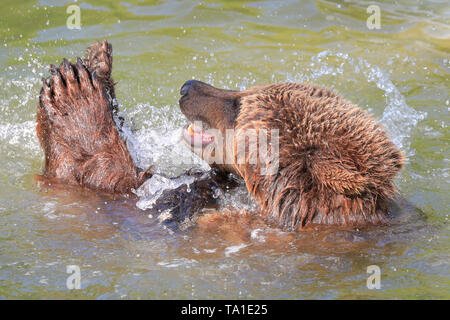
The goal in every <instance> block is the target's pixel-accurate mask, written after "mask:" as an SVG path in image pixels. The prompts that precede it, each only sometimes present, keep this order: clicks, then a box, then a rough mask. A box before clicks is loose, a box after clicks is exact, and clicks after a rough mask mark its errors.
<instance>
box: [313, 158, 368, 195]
mask: <svg viewBox="0 0 450 320" xmlns="http://www.w3.org/2000/svg"><path fill="white" fill-rule="evenodd" d="M310 173H311V176H312V178H313V180H314V182H315V183H316V184H317V186H318V187H321V188H325V189H331V190H333V191H334V192H336V193H338V194H343V195H360V194H362V193H363V192H364V191H365V190H367V186H368V183H369V179H368V178H367V177H366V176H364V175H362V174H361V173H360V172H359V171H358V169H357V168H356V167H355V166H354V165H352V164H349V163H342V162H338V161H333V160H331V159H326V160H325V159H317V158H316V159H314V160H313V161H311V164H310Z"/></svg>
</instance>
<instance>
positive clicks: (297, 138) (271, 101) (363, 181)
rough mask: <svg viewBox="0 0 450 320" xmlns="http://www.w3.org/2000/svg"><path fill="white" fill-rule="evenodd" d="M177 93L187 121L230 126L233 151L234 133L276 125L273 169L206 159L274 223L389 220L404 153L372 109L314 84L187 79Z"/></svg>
mask: <svg viewBox="0 0 450 320" xmlns="http://www.w3.org/2000/svg"><path fill="white" fill-rule="evenodd" d="M187 89H189V90H187ZM182 95H183V96H182V98H181V99H180V107H181V110H182V112H183V113H184V114H185V115H186V117H187V118H188V119H189V120H190V121H197V120H200V121H204V122H206V126H207V127H211V128H217V129H219V130H220V131H221V132H222V134H223V136H225V130H226V129H235V134H236V136H235V139H234V148H233V149H232V150H228V149H227V150H225V152H232V153H234V154H233V158H234V159H237V158H236V157H237V156H238V155H237V146H236V143H237V141H239V136H240V135H244V134H245V132H248V131H249V130H254V131H256V132H258V130H261V129H267V130H268V131H269V132H270V131H271V130H273V129H278V130H279V168H278V170H277V172H276V174H272V175H261V174H260V172H261V171H260V169H261V168H262V167H263V166H265V165H267V164H266V163H261V162H260V161H258V163H257V164H250V163H249V161H246V162H245V163H243V164H239V163H237V161H235V162H234V163H232V164H231V165H229V164H228V165H226V164H225V165H224V164H217V163H211V162H210V163H211V164H212V165H214V166H217V167H219V168H221V169H222V170H225V171H230V172H234V173H237V174H238V175H240V176H241V177H242V178H243V179H244V180H245V183H246V186H247V189H248V191H249V192H250V193H251V194H253V195H254V197H255V198H256V199H257V200H258V202H259V203H260V205H261V210H262V213H263V215H265V216H267V217H268V218H269V219H270V220H272V221H274V222H275V223H276V224H278V225H279V226H280V227H282V228H285V229H289V230H297V229H300V228H304V227H305V226H312V225H323V224H326V225H351V226H364V225H377V224H383V223H386V222H387V221H388V201H389V200H390V199H392V198H393V197H394V195H395V193H396V191H395V187H394V184H393V179H394V177H395V176H396V174H397V173H398V172H399V171H400V169H401V168H402V165H403V162H404V158H403V156H402V154H401V152H400V151H399V150H398V149H397V148H396V147H395V146H394V144H393V143H392V142H391V141H390V139H389V138H388V136H387V134H386V133H385V131H384V130H383V128H382V127H381V126H380V125H379V124H377V123H376V121H375V119H374V118H373V117H372V116H370V115H369V114H368V113H367V112H366V111H363V110H361V109H359V108H358V107H357V106H355V105H354V104H352V103H350V102H349V101H347V100H345V99H343V98H342V97H340V96H339V95H338V94H337V93H335V92H333V91H332V90H330V89H326V88H323V87H319V86H316V85H312V84H299V83H280V84H273V85H267V86H257V87H252V88H249V89H248V90H244V91H240V92H239V91H230V90H222V89H217V88H214V87H212V86H210V85H208V84H205V83H202V82H200V81H189V82H188V83H187V85H186V86H184V87H183V88H182ZM201 155H202V156H204V154H201ZM248 158H249V155H247V158H246V159H248ZM206 160H208V159H206Z"/></svg>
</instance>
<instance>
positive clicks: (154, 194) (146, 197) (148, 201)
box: [135, 174, 195, 210]
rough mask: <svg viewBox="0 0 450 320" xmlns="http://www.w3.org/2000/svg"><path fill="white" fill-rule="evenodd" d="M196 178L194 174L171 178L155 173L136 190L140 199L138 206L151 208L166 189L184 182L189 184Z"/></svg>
mask: <svg viewBox="0 0 450 320" xmlns="http://www.w3.org/2000/svg"><path fill="white" fill-rule="evenodd" d="M194 180H195V178H194V177H192V176H182V177H178V178H173V179H169V178H166V177H164V176H161V175H159V174H154V175H153V176H152V177H151V178H150V179H148V180H147V181H145V182H144V183H143V184H142V185H141V186H140V187H139V188H138V189H137V190H136V192H135V193H136V195H137V196H138V197H139V199H140V200H139V201H138V202H137V203H136V206H137V207H138V208H139V209H141V210H146V209H151V208H152V207H153V205H154V204H155V202H156V201H157V200H158V199H159V197H160V196H161V195H162V193H163V192H164V191H166V190H173V189H176V188H178V187H179V186H182V185H183V184H186V185H188V186H189V184H191V183H193V182H194Z"/></svg>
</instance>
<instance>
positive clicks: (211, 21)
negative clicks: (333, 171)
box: [0, 0, 450, 299]
mask: <svg viewBox="0 0 450 320" xmlns="http://www.w3.org/2000/svg"><path fill="white" fill-rule="evenodd" d="M78 3H80V6H81V29H80V30H69V29H68V28H67V27H66V19H67V18H68V16H69V15H68V14H67V13H66V8H67V6H68V5H69V4H71V2H70V1H67V2H66V3H65V1H56V0H42V1H27V0H25V1H20V2H18V1H12V0H3V1H2V2H1V4H0V39H1V40H0V70H1V76H0V110H1V112H0V141H1V142H0V163H1V166H0V298H6V299H11V298H74V299H78V298H89V299H108V298H123V299H137V298H141V299H156V298H163V299H166V298H168V299H186V298H194V299H196V298H232V299H238V298H240V299H241V298H242V299H243V298H248V299H252V298H274V299H279V298H282V299H311V298H313V299H316V298H317V299H341V298H380V299H424V298H433V299H435V298H437V299H442V298H447V299H448V298H450V290H449V285H450V281H449V248H450V246H449V234H450V233H449V228H448V214H449V205H450V201H449V196H448V194H449V193H450V190H449V173H450V172H449V161H450V157H449V147H448V144H449V139H450V133H449V130H448V124H449V118H450V117H449V110H450V109H449V108H450V97H449V78H448V77H449V69H450V61H449V52H450V26H449V24H448V21H449V19H450V5H449V4H448V1H438V0H434V1H431V0H430V1H388V2H381V1H380V2H374V1H345V2H339V1H301V2H300V1H273V2H268V1H225V0H223V1H216V0H204V1H201V2H198V3H197V2H194V1H166V2H164V1H147V2H146V1H137V0H132V1H123V2H112V1H111V2H109V1H101V0H99V1H79V2H78ZM417 3H419V4H417ZM371 4H377V5H378V6H379V7H380V9H381V28H380V29H374V30H369V29H368V28H367V26H366V19H367V18H368V16H369V14H368V13H366V8H367V7H368V6H369V5H371ZM104 38H107V39H108V40H109V41H110V42H111V43H112V45H113V48H114V71H113V76H114V78H115V80H116V81H117V82H118V85H117V96H118V99H119V100H120V103H121V104H122V105H123V106H122V109H123V110H124V111H125V113H126V114H127V116H128V117H129V118H130V119H132V120H133V122H134V124H135V127H136V128H137V131H136V133H135V138H134V140H133V141H134V147H135V151H134V156H135V158H136V160H137V162H138V164H139V165H142V166H146V165H148V164H150V163H155V164H156V170H157V171H159V172H164V173H166V174H173V175H175V174H178V173H180V172H182V171H183V170H184V169H186V168H189V167H192V166H202V165H203V166H204V164H202V163H201V162H200V161H199V160H198V159H197V162H196V163H195V164H186V163H185V161H180V159H181V160H183V159H185V158H188V157H189V151H188V150H187V149H186V148H185V147H184V146H183V144H182V143H181V142H180V139H179V133H180V132H179V128H180V127H181V126H183V125H184V124H185V119H184V117H183V115H182V114H181V112H180V111H179V108H178V99H179V94H178V91H179V88H180V86H181V85H182V84H183V83H184V82H185V81H186V80H188V79H191V78H195V79H198V80H202V81H205V82H209V83H211V84H213V85H215V86H218V87H223V88H230V89H243V88H246V87H249V86H251V85H254V84H266V83H273V82H279V81H287V80H289V81H310V82H314V83H318V84H322V85H326V86H328V87H332V88H334V89H336V90H338V91H340V92H341V93H342V94H343V96H344V97H346V98H348V99H350V100H352V101H353V102H355V103H357V104H358V105H360V106H361V107H362V108H365V109H368V110H370V112H372V113H373V114H374V115H375V116H376V117H377V118H379V119H380V122H381V123H383V124H384V125H386V127H387V130H388V131H389V133H390V134H391V137H392V138H393V140H394V141H395V143H397V144H398V145H399V146H400V147H401V148H402V149H403V150H404V152H405V154H406V155H407V157H408V163H407V165H406V167H405V169H404V170H403V172H402V173H401V175H400V176H399V178H398V181H397V184H398V186H399V190H400V193H401V196H402V197H403V198H404V199H406V200H407V201H408V203H409V205H407V206H406V207H403V208H400V209H396V211H397V215H398V218H397V219H396V220H395V222H394V223H393V224H392V225H391V226H386V227H378V228H367V229H364V230H356V231H349V232H342V231H340V232H331V233H324V232H315V233H299V234H296V235H292V236H293V239H292V241H289V242H283V241H264V238H263V237H262V236H261V235H264V234H265V232H272V233H273V232H276V231H274V230H252V231H253V233H252V234H253V237H248V239H245V240H243V242H242V243H235V242H230V241H229V240H227V239H226V238H224V237H223V236H222V235H221V234H215V233H204V232H203V233H201V232H198V230H196V229H193V230H190V231H186V232H180V233H176V234H170V233H169V232H168V231H167V230H164V229H163V228H161V226H160V225H159V224H158V223H157V222H155V221H154V219H151V218H149V217H147V216H146V215H145V214H144V213H143V212H142V211H140V210H138V209H136V207H135V205H134V203H123V202H117V201H116V202H115V201H110V199H109V198H105V197H103V196H101V195H96V194H93V193H89V192H87V193H80V192H75V191H74V192H69V191H67V192H59V193H55V192H53V191H52V190H42V189H38V188H37V187H36V186H35V184H34V182H33V177H34V175H35V174H36V173H39V172H40V171H41V169H42V165H43V154H42V152H41V150H40V148H39V145H38V141H37V138H36V136H35V125H36V123H35V112H36V103H37V95H38V93H39V89H40V80H39V79H40V77H41V76H47V75H48V65H49V64H50V63H58V62H59V61H61V59H62V58H63V57H68V58H71V59H74V58H75V57H76V56H77V55H82V54H83V53H84V50H85V48H86V47H87V46H88V45H89V44H90V43H92V42H93V41H95V40H102V39H104ZM223 202H224V206H225V205H232V206H233V207H237V208H245V207H246V206H248V205H249V203H251V199H248V198H247V196H246V194H245V192H244V190H242V188H241V189H238V190H237V191H234V192H232V193H230V194H227V195H224V200H223ZM238 249H240V250H238ZM67 265H77V266H79V267H80V270H81V289H80V290H72V291H71V290H68V289H67V287H66V279H67V277H68V276H69V274H68V273H66V267H67ZM369 265H378V266H379V267H380V269H381V289H379V290H376V289H375V290H369V289H368V288H367V286H366V279H367V277H368V274H367V273H366V268H367V266H369Z"/></svg>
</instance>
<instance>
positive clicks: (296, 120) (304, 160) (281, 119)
mask: <svg viewBox="0 0 450 320" xmlns="http://www.w3.org/2000/svg"><path fill="white" fill-rule="evenodd" d="M111 70H112V47H111V45H110V44H109V43H108V42H106V41H104V42H103V43H96V44H93V45H92V46H90V47H89V48H88V54H87V56H86V58H85V59H83V60H82V59H80V58H78V60H77V63H76V64H72V63H70V62H68V61H67V60H66V59H64V61H63V63H62V64H61V65H60V66H59V67H55V66H51V76H50V78H49V79H48V80H46V79H43V87H42V90H41V92H40V97H39V104H38V111H37V118H36V119H37V136H38V139H39V142H40V145H41V147H42V149H43V151H44V155H45V164H44V171H43V175H42V178H43V179H46V180H48V181H52V182H53V181H55V182H58V183H62V184H68V185H76V186H81V187H83V188H89V189H92V190H98V191H106V192H108V193H113V194H120V195H133V192H132V191H133V189H137V188H138V187H139V186H140V185H142V183H143V182H144V181H146V180H147V179H149V178H151V177H152V172H151V168H148V169H145V170H144V169H140V168H137V167H136V165H135V164H134V163H133V159H132V157H131V155H130V152H129V151H128V148H127V145H126V143H125V141H124V140H123V138H122V137H121V134H120V133H121V132H120V130H121V125H122V124H123V119H121V118H120V117H118V116H117V111H118V106H117V102H116V97H115V92H114V81H113V79H112V77H111ZM180 93H181V95H182V97H181V99H180V108H181V111H182V112H183V113H184V114H185V116H186V117H187V118H188V120H189V121H191V122H193V123H195V125H193V124H191V125H189V126H186V127H185V128H184V130H183V138H184V140H185V142H186V143H187V144H188V145H189V146H190V147H191V149H192V150H193V151H194V152H195V153H197V154H198V155H199V156H201V157H202V158H203V159H204V160H206V161H207V162H208V163H209V164H210V165H211V166H212V167H213V170H212V171H211V172H207V173H204V172H192V171H188V172H186V173H185V174H186V175H193V176H194V177H196V180H195V182H194V183H193V184H192V185H190V187H189V188H190V189H191V192H186V185H183V186H181V187H178V188H177V189H175V190H167V191H165V192H164V193H163V194H162V196H161V197H160V198H159V199H158V202H157V203H155V205H154V208H155V209H157V211H158V212H161V211H165V210H169V211H170V212H171V219H172V221H177V222H180V221H182V220H183V219H184V218H185V217H186V216H188V217H192V216H193V215H195V214H196V213H198V212H199V211H200V210H201V209H202V208H203V207H205V206H206V205H207V204H209V203H211V202H213V201H214V198H215V191H216V189H220V188H222V187H223V186H224V185H226V186H230V179H229V175H227V173H234V174H235V175H237V176H239V177H241V178H242V179H243V180H244V182H245V185H246V187H247V190H248V192H249V193H250V194H252V195H253V196H254V198H255V199H256V200H257V202H258V203H259V204H260V212H261V213H262V215H263V216H264V217H266V218H267V219H268V220H269V221H271V222H273V223H275V224H276V225H277V226H279V227H281V228H283V229H285V230H299V229H302V228H304V227H306V226H312V225H351V226H364V225H377V224H383V223H386V222H387V221H388V201H389V200H391V199H392V198H393V197H394V196H395V187H394V184H393V179H394V178H395V176H396V174H397V173H398V172H399V171H400V169H401V167H402V164H403V162H404V159H403V156H402V154H401V152H400V151H399V150H398V149H397V148H396V147H395V146H394V145H393V143H392V142H391V141H390V140H389V138H388V137H387V134H386V133H385V132H384V131H383V129H382V128H381V126H380V125H378V124H377V123H376V122H375V120H374V119H373V118H372V117H371V116H370V115H369V114H368V113H367V112H365V111H363V110H361V109H359V108H357V107H356V106H355V105H353V104H351V103H350V102H348V101H346V100H344V99H343V98H341V97H340V96H339V95H337V94H336V93H334V92H332V91H331V90H329V89H325V88H321V87H318V86H315V85H309V84H298V83H282V84H273V85H268V86H257V87H252V88H249V89H247V90H244V91H233V90H223V89H218V88H215V87H213V86H211V85H208V84H206V83H203V82H200V81H195V80H190V81H188V82H186V83H185V84H184V85H183V86H182V88H181V92H180ZM197 121H199V122H201V125H200V126H199V125H197ZM213 130H215V131H214V133H211V132H212V131H213ZM228 130H232V131H233V135H227V131H228ZM263 131H264V132H265V133H267V132H268V133H269V134H268V136H267V137H266V138H267V139H266V140H271V138H274V135H273V134H272V132H275V131H276V133H277V143H276V148H275V144H271V143H269V144H268V150H267V151H268V152H269V153H270V152H272V155H274V156H275V158H271V159H270V160H268V161H265V159H264V157H256V158H255V157H252V154H251V151H250V152H249V153H248V154H246V150H247V149H251V148H249V143H250V142H249V141H250V140H251V139H252V137H254V136H255V135H256V136H257V137H256V141H257V145H258V146H259V145H260V144H261V142H262V140H258V139H261V137H263V136H261V135H260V134H259V133H260V132H263ZM217 132H218V133H219V134H220V135H221V136H222V141H220V139H218V136H217ZM269 137H270V139H269ZM240 138H242V139H240ZM263 140H264V139H263ZM239 141H240V142H241V143H240V142H239ZM198 142H199V143H198ZM219 142H220V143H219ZM239 144H243V148H240V146H239ZM275 149H276V150H275ZM211 150H213V152H211ZM206 151H208V152H206ZM274 151H276V152H274ZM218 154H220V155H221V156H222V157H223V158H227V159H231V160H229V161H223V162H221V161H217V159H218V158H220V157H217V156H218ZM239 159H241V160H242V161H239ZM255 159H256V160H255ZM253 160H254V161H253ZM275 160H276V164H277V165H276V167H273V166H272V165H273V163H274V161H275ZM268 167H271V170H269V171H267V172H265V173H264V174H263V173H262V172H263V171H264V169H268ZM232 184H233V182H232V183H231V185H232Z"/></svg>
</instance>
